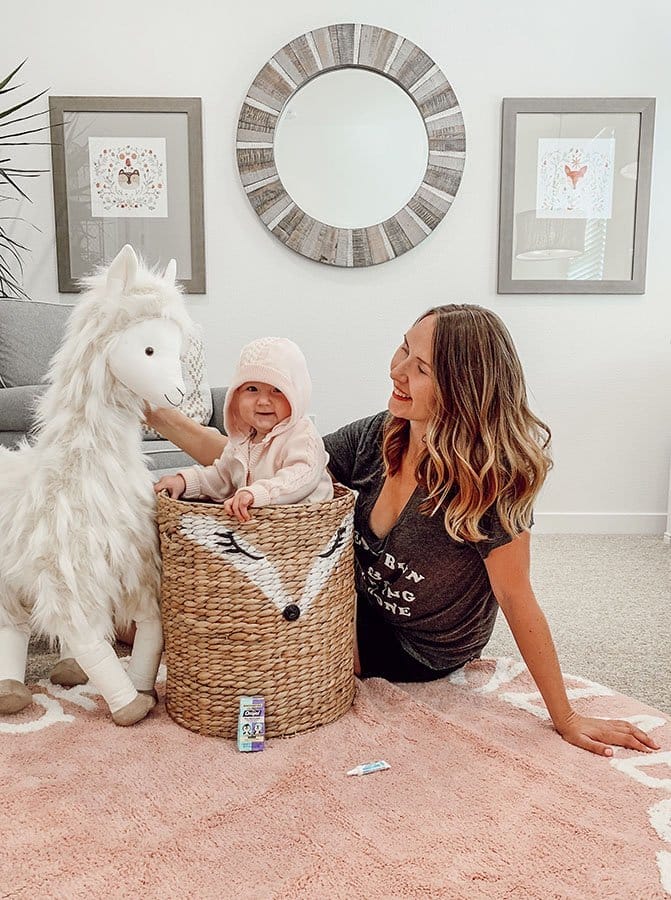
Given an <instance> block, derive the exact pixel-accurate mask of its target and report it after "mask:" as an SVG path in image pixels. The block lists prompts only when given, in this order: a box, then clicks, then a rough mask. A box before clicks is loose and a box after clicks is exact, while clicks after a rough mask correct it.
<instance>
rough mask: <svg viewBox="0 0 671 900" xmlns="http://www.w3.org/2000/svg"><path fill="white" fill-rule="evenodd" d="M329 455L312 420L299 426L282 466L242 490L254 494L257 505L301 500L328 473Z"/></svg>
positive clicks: (285, 451) (286, 451)
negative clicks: (270, 474) (270, 475)
mask: <svg viewBox="0 0 671 900" xmlns="http://www.w3.org/2000/svg"><path fill="white" fill-rule="evenodd" d="M327 465H328V456H327V454H326V450H325V449H324V442H323V441H322V439H321V437H320V436H319V434H318V432H317V430H316V429H315V428H314V426H313V425H312V422H310V421H309V420H307V422H306V423H305V427H304V428H298V429H297V433H296V435H295V436H293V437H292V440H291V441H290V442H288V443H287V446H286V447H285V449H284V452H283V454H282V461H281V468H279V469H278V470H277V472H275V474H274V475H273V476H272V477H270V478H260V479H258V480H257V481H254V482H252V484H250V485H247V486H246V487H244V488H241V490H245V491H249V493H250V494H252V496H253V497H254V506H269V505H270V504H285V503H300V502H301V500H305V498H306V497H308V496H309V495H310V494H311V493H312V492H313V491H314V490H316V488H317V487H318V485H319V483H320V481H321V480H322V478H323V477H324V475H325V470H326V466H327Z"/></svg>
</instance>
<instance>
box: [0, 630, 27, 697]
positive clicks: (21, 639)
mask: <svg viewBox="0 0 671 900" xmlns="http://www.w3.org/2000/svg"><path fill="white" fill-rule="evenodd" d="M29 640H30V627H29V626H28V625H5V626H4V627H3V628H0V681H4V680H5V679H11V680H12V681H20V682H21V683H22V684H23V679H24V678H25V677H26V659H27V658H28V641H29Z"/></svg>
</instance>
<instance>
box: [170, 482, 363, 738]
mask: <svg viewBox="0 0 671 900" xmlns="http://www.w3.org/2000/svg"><path fill="white" fill-rule="evenodd" d="M353 510H354V494H353V492H352V491H350V490H348V489H347V488H345V487H343V486H342V485H339V484H336V485H334V496H333V498H332V499H331V500H324V501H322V502H320V503H307V504H301V503H295V504H286V505H278V506H266V507H260V508H259V509H258V510H256V511H255V513H254V516H253V517H252V519H251V520H250V521H249V522H244V523H238V522H236V521H235V520H234V519H232V518H231V517H230V516H228V515H227V514H226V513H225V512H224V509H223V507H222V505H221V504H216V503H201V502H198V501H194V502H188V501H184V500H172V499H171V498H169V497H167V496H165V495H162V494H159V497H158V521H159V531H160V535H161V555H162V558H163V577H162V582H161V611H162V617H163V626H164V633H165V648H166V668H167V682H166V701H167V704H166V705H167V709H168V712H169V713H170V715H171V716H172V718H173V719H175V721H176V722H179V724H180V725H184V726H185V727H186V728H191V729H192V730H193V731H197V732H199V733H200V734H209V735H218V736H220V737H228V738H235V737H236V735H237V725H238V707H239V698H240V697H241V696H249V697H256V696H259V697H263V698H264V699H265V710H266V721H265V724H266V737H268V738H271V737H279V736H280V735H289V734H295V733H297V732H299V731H306V730H307V729H309V728H315V727H316V726H317V725H325V724H326V723H328V722H333V721H334V720H335V719H337V718H338V716H341V715H342V714H343V713H344V712H346V711H347V710H348V709H349V707H350V705H351V703H352V699H353V697H354V689H355V685H354V668H353V653H354V607H355V597H356V590H355V586H354V541H353Z"/></svg>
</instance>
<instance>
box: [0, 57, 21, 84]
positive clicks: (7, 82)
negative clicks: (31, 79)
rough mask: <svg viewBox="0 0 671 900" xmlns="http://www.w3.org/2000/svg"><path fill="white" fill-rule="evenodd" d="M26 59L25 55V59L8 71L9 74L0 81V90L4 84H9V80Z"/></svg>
mask: <svg viewBox="0 0 671 900" xmlns="http://www.w3.org/2000/svg"><path fill="white" fill-rule="evenodd" d="M27 59H28V57H26V59H24V60H23V62H22V63H19V64H18V66H17V67H16V68H15V69H14V71H13V72H10V73H9V75H8V76H7V77H6V78H5V79H4V81H0V90H2V89H3V88H4V86H5V85H6V84H9V82H10V81H11V80H12V78H13V77H14V76H15V75H16V73H17V72H18V71H19V69H20V68H21V66H23V65H25V63H26V60H27Z"/></svg>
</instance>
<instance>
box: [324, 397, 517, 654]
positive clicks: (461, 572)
mask: <svg viewBox="0 0 671 900" xmlns="http://www.w3.org/2000/svg"><path fill="white" fill-rule="evenodd" d="M386 417H387V413H386V412H382V413H378V414H377V415H375V416H370V417H368V418H366V419H360V420H359V421H357V422H352V424H351V425H346V426H345V427H344V428H341V429H339V430H338V431H335V432H333V433H332V434H329V435H327V436H326V437H325V438H324V443H325V445H326V450H327V451H328V453H329V456H330V462H329V468H330V470H331V472H332V474H333V476H334V478H335V479H336V480H337V481H340V482H341V483H342V484H344V485H346V486H347V487H349V488H352V489H353V490H355V491H358V498H357V501H356V507H355V511H354V544H355V548H354V549H355V568H356V587H357V594H358V597H359V602H360V603H361V602H362V601H364V600H367V601H368V602H370V603H371V604H372V605H373V606H374V607H375V608H376V609H377V610H378V612H379V614H380V615H381V616H382V617H383V618H384V619H385V621H387V622H388V623H389V624H390V625H391V626H392V627H393V628H394V629H395V632H396V635H397V637H398V639H399V641H400V643H401V644H402V646H403V647H404V648H405V649H406V650H407V651H408V653H410V654H411V655H412V656H413V657H415V658H416V659H418V660H419V661H420V662H423V663H425V664H426V665H428V666H429V667H431V668H433V669H451V668H455V667H457V666H460V665H463V663H465V662H467V661H468V660H469V659H473V658H474V657H476V656H479V654H480V651H481V650H482V648H483V647H484V646H485V644H486V643H487V641H488V640H489V638H490V637H491V633H492V630H493V628H494V622H495V621H496V613H497V611H498V604H497V603H496V600H495V598H494V595H493V593H492V589H491V586H490V583H489V578H488V576H487V570H486V569H485V565H484V560H485V558H486V557H487V555H488V554H489V553H490V552H491V551H492V550H494V549H495V548H496V547H500V546H502V545H503V544H507V543H509V541H510V540H511V537H510V535H509V534H508V533H507V532H506V531H504V529H503V527H502V525H501V523H500V521H499V518H498V516H497V515H496V513H495V512H493V511H491V512H488V513H487V514H485V516H484V517H483V519H482V522H481V525H480V528H481V530H482V531H484V532H485V533H486V534H487V535H488V538H487V540H485V541H481V542H478V543H470V542H468V541H466V542H464V543H459V542H458V541H455V540H453V539H452V538H451V537H450V536H449V535H448V534H447V532H446V531H445V524H444V521H443V515H442V514H441V512H440V511H439V512H437V513H436V514H435V515H434V516H427V515H425V514H423V513H422V512H420V509H419V507H420V506H421V504H422V502H423V500H424V499H425V498H426V492H425V491H424V489H423V488H422V487H417V489H416V490H415V492H414V493H413V494H412V496H411V497H410V499H409V500H408V503H407V504H406V506H405V508H404V509H403V511H402V512H401V514H400V516H399V518H398V520H397V522H396V524H395V525H394V527H393V528H392V530H391V531H390V532H389V534H388V535H387V536H386V537H385V538H383V539H382V540H380V539H379V538H378V537H377V536H376V535H375V534H374V533H373V532H372V531H371V529H370V525H369V520H370V514H371V510H372V509H373V506H374V505H375V501H376V500H377V498H378V495H379V494H380V491H381V490H382V484H383V482H384V471H383V461H382V431H383V426H384V423H385V420H386Z"/></svg>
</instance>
